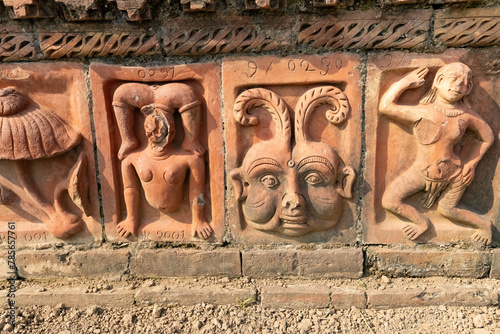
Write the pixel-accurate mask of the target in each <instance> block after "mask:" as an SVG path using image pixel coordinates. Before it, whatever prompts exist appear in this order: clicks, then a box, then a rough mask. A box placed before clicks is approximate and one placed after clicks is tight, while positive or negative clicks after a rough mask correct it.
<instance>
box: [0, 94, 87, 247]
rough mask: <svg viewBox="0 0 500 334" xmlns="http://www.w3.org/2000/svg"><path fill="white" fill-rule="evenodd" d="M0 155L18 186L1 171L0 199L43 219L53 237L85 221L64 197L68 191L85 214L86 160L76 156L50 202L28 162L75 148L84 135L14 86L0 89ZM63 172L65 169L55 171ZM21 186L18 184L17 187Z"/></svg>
mask: <svg viewBox="0 0 500 334" xmlns="http://www.w3.org/2000/svg"><path fill="white" fill-rule="evenodd" d="M0 121H1V124H2V125H1V128H0V132H1V134H2V135H1V145H0V159H2V160H9V161H12V162H13V165H14V168H15V171H16V175H17V178H18V182H19V185H17V184H16V183H15V181H14V180H9V179H8V178H6V177H3V176H0V203H1V204H3V205H14V206H17V207H19V208H20V209H22V210H24V211H25V212H27V213H29V214H31V215H33V216H34V217H36V218H38V219H40V220H41V221H42V222H44V223H45V226H46V227H47V229H48V230H49V231H50V232H51V233H52V234H53V235H54V236H55V237H57V238H61V239H66V238H68V237H70V236H72V235H74V234H76V233H78V232H79V231H80V230H81V229H82V227H83V225H84V223H83V221H82V220H81V218H80V217H78V216H76V215H74V214H73V213H71V212H70V209H69V208H68V204H67V202H66V201H65V200H64V196H65V194H66V193H69V195H70V197H71V199H72V200H73V202H75V204H77V205H79V206H80V207H81V208H82V210H83V211H84V212H85V213H86V214H87V215H89V199H88V180H87V179H86V177H87V175H86V169H87V162H86V159H85V156H84V155H83V154H80V155H79V158H78V160H77V161H76V163H75V164H74V166H73V168H72V169H71V170H70V171H69V173H68V174H67V177H63V178H62V179H61V180H60V182H59V183H58V184H57V186H56V187H55V189H54V190H53V191H54V194H53V195H54V196H53V198H54V201H53V202H52V201H51V200H49V199H47V198H46V197H45V196H44V195H43V193H42V191H40V188H39V186H40V185H38V184H37V182H36V181H35V180H34V179H33V178H32V171H31V170H30V161H32V160H36V159H46V158H52V157H55V156H58V155H61V154H63V153H65V152H68V151H70V150H71V149H73V148H74V147H75V146H76V145H78V143H80V141H81V140H82V137H81V135H80V134H78V133H76V132H75V131H74V130H73V129H72V128H71V127H70V126H69V125H68V124H67V123H66V122H65V121H64V120H63V119H61V118H60V117H59V116H57V115H56V114H55V113H54V112H52V111H50V110H45V109H41V108H39V107H38V105H36V104H35V103H34V102H33V101H31V99H30V98H29V97H28V96H27V95H26V94H24V93H22V92H20V91H19V90H17V89H16V88H14V87H7V88H3V89H0ZM59 172H60V173H63V175H64V173H65V172H67V171H59ZM19 186H20V187H19Z"/></svg>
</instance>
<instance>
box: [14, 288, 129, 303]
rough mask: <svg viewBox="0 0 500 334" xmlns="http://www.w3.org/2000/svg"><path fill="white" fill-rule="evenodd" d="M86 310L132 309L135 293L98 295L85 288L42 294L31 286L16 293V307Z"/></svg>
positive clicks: (50, 290)
mask: <svg viewBox="0 0 500 334" xmlns="http://www.w3.org/2000/svg"><path fill="white" fill-rule="evenodd" d="M58 304H63V305H65V306H66V307H78V308H85V307H88V306H91V305H97V306H106V307H131V306H133V304H134V293H133V291H132V290H128V289H116V290H109V291H102V292H98V293H85V290H84V288H81V287H76V288H57V289H47V290H46V291H44V292H40V287H37V286H31V287H26V288H22V289H19V290H18V291H17V292H16V306H17V307H28V306H34V305H40V306H52V307H54V306H57V305H58Z"/></svg>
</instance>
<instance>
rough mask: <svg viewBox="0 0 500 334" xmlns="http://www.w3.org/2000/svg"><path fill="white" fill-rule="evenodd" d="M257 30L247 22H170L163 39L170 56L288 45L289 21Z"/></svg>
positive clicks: (257, 50)
mask: <svg viewBox="0 0 500 334" xmlns="http://www.w3.org/2000/svg"><path fill="white" fill-rule="evenodd" d="M280 21H281V22H282V23H278V24H269V25H261V26H260V27H257V26H256V25H253V24H252V23H251V22H250V21H249V20H243V19H241V18H240V19H237V20H227V21H222V22H221V21H219V22H217V23H216V22H213V21H211V22H207V21H202V22H200V23H198V22H196V21H192V20H189V21H186V20H178V21H173V22H172V21H170V22H169V23H168V26H167V25H166V30H167V31H166V33H165V37H163V47H164V51H165V52H166V53H167V54H170V55H188V54H190V55H203V54H219V53H228V52H240V53H246V52H263V51H270V50H274V49H276V48H279V47H284V46H288V45H289V44H290V42H289V40H290V29H289V24H288V22H289V19H288V18H282V19H280Z"/></svg>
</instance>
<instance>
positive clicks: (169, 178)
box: [127, 151, 189, 212]
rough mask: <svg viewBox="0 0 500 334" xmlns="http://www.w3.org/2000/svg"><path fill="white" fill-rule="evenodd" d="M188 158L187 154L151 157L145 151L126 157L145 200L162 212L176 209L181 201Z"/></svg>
mask: <svg viewBox="0 0 500 334" xmlns="http://www.w3.org/2000/svg"><path fill="white" fill-rule="evenodd" d="M188 159H189V156H170V157H168V158H164V159H161V160H159V159H153V158H151V156H150V155H149V154H147V153H146V152H145V151H142V152H137V153H134V154H131V155H130V156H129V158H127V160H129V161H128V162H129V163H131V164H132V165H133V166H134V169H135V170H136V172H137V175H138V176H139V179H140V181H141V185H142V188H143V189H144V194H145V196H146V200H147V202H148V203H149V204H150V205H151V206H153V207H154V208H156V209H158V210H161V211H163V212H173V211H175V210H177V208H178V207H179V205H180V203H181V202H182V199H183V197H184V194H183V187H184V180H185V178H186V173H187V171H188V168H189V161H188Z"/></svg>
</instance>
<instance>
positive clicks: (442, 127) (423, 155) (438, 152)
mask: <svg viewBox="0 0 500 334" xmlns="http://www.w3.org/2000/svg"><path fill="white" fill-rule="evenodd" d="M420 108H422V109H424V110H423V112H422V115H423V117H422V118H421V119H420V120H419V121H417V122H416V123H415V126H414V129H413V131H414V135H415V137H416V139H417V142H418V152H417V159H416V161H415V164H416V165H417V167H418V168H425V167H427V166H429V165H432V164H434V163H436V162H439V161H445V160H449V161H451V162H453V163H454V164H455V165H457V166H461V165H462V161H461V159H460V157H459V156H458V155H457V154H456V153H455V145H456V144H457V143H458V142H459V141H460V139H462V137H463V136H464V133H465V131H466V130H467V127H468V125H469V115H468V114H467V113H463V114H461V115H457V116H447V115H444V114H443V113H441V112H440V111H439V110H436V109H435V108H433V107H432V106H431V105H425V106H422V105H421V106H420Z"/></svg>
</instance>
